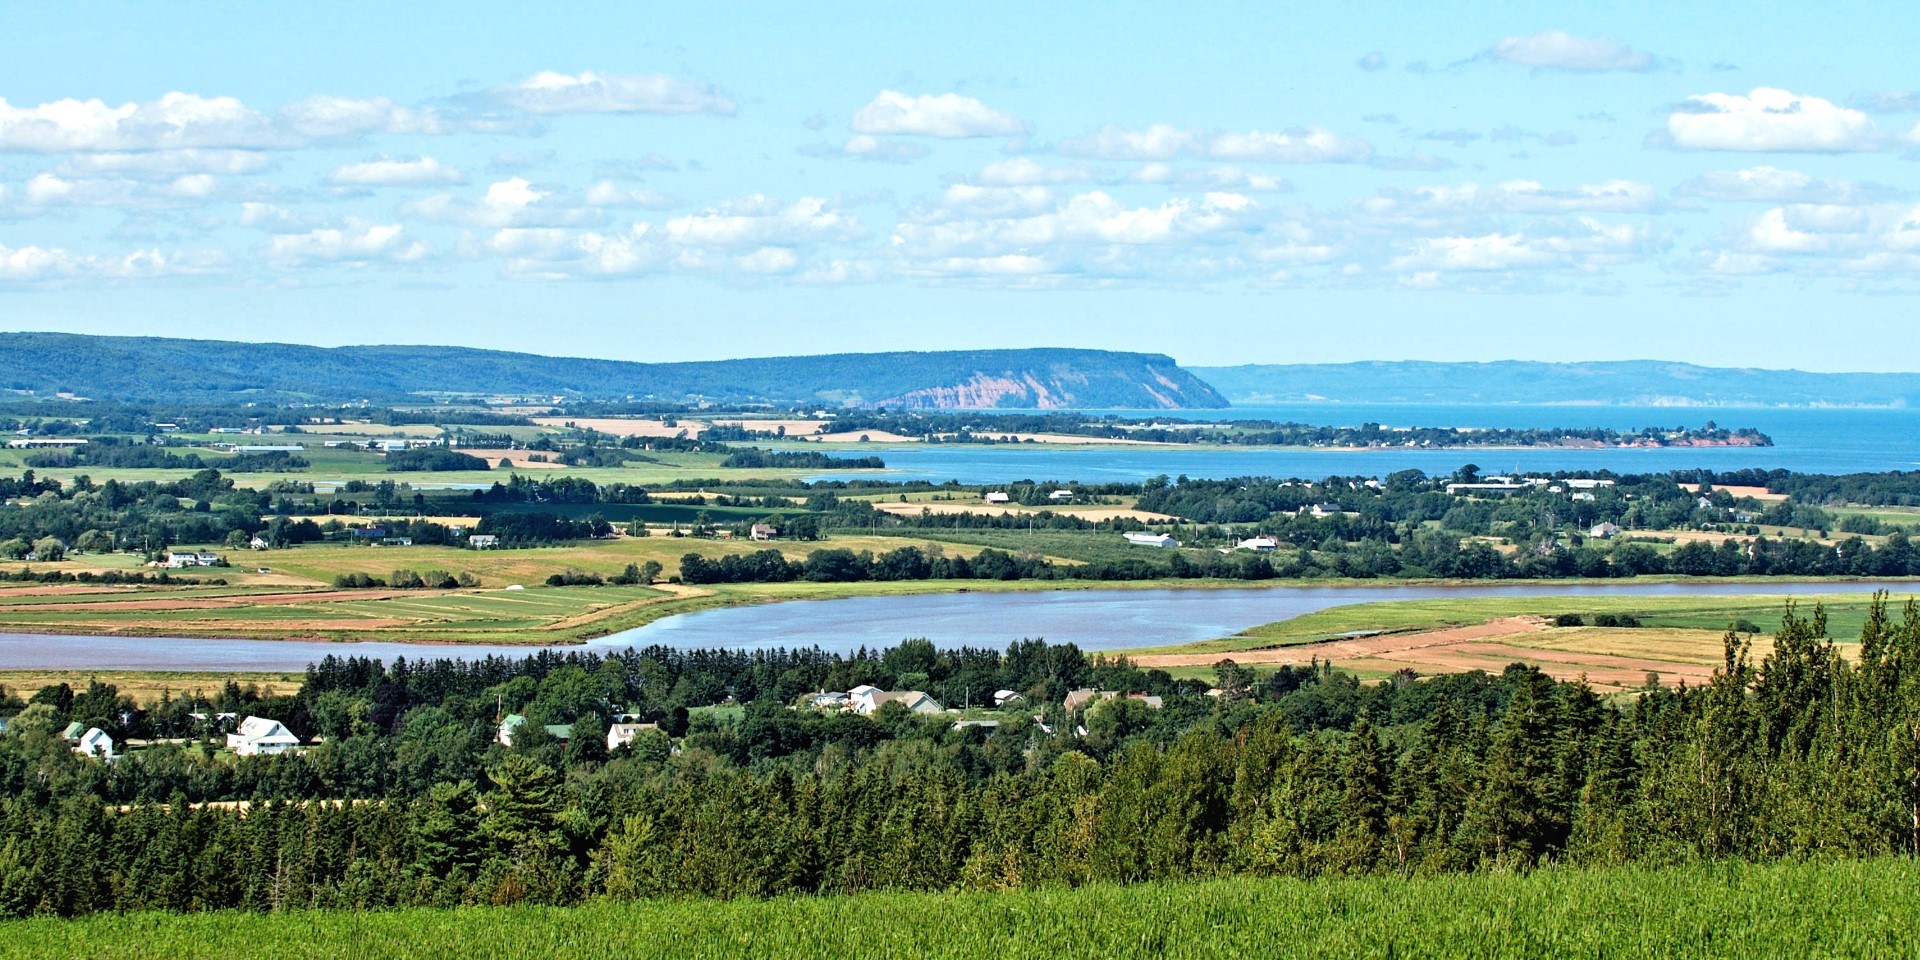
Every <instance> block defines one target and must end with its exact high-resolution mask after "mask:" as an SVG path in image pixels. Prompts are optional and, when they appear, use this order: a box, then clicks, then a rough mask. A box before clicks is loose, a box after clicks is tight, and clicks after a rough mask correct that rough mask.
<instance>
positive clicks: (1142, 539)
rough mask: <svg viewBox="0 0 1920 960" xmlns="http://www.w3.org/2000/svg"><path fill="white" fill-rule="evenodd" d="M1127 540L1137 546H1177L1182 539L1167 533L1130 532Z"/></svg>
mask: <svg viewBox="0 0 1920 960" xmlns="http://www.w3.org/2000/svg"><path fill="white" fill-rule="evenodd" d="M1126 536H1127V542H1128V543H1130V544H1133V545H1134V546H1136V547H1177V546H1179V545H1180V541H1178V540H1175V539H1174V538H1173V537H1172V535H1170V534H1165V533H1129V534H1127V535H1126Z"/></svg>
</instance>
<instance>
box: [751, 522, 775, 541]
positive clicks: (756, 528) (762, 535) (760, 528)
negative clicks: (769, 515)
mask: <svg viewBox="0 0 1920 960" xmlns="http://www.w3.org/2000/svg"><path fill="white" fill-rule="evenodd" d="M779 535H780V534H779V531H777V530H775V529H774V528H773V524H770V523H756V524H754V525H753V526H752V527H751V528H749V529H748V530H747V539H749V540H773V539H776V538H777V537H778V536H779Z"/></svg>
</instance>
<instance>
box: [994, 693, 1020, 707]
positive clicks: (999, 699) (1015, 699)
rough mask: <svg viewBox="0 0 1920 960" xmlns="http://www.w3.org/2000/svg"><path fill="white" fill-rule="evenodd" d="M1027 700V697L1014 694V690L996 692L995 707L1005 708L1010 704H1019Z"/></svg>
mask: <svg viewBox="0 0 1920 960" xmlns="http://www.w3.org/2000/svg"><path fill="white" fill-rule="evenodd" d="M1025 699H1026V697H1023V696H1021V695H1019V694H1017V693H1014V692H1013V691H1012V690H995V691H994V692H993V705H994V706H996V707H1004V706H1006V705H1007V704H1009V703H1019V702H1020V701H1022V700H1025Z"/></svg>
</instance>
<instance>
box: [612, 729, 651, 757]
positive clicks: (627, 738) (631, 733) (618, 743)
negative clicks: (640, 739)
mask: <svg viewBox="0 0 1920 960" xmlns="http://www.w3.org/2000/svg"><path fill="white" fill-rule="evenodd" d="M658 729H660V725H659V724H657V723H613V724H608V725H607V752H608V753H612V752H613V751H615V750H618V749H620V748H621V747H624V746H626V745H627V744H629V743H632V742H633V738H634V737H637V736H639V735H640V734H641V733H643V732H645V731H647V730H658Z"/></svg>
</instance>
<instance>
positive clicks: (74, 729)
mask: <svg viewBox="0 0 1920 960" xmlns="http://www.w3.org/2000/svg"><path fill="white" fill-rule="evenodd" d="M86 732H87V725H86V724H84V723H81V722H80V721H78V720H75V721H73V722H72V723H69V724H67V726H66V729H63V730H61V731H60V739H62V740H65V741H67V742H68V743H72V742H73V741H75V740H78V739H80V735H81V734H83V733H86Z"/></svg>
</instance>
